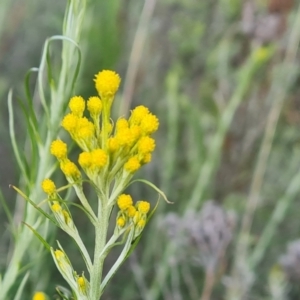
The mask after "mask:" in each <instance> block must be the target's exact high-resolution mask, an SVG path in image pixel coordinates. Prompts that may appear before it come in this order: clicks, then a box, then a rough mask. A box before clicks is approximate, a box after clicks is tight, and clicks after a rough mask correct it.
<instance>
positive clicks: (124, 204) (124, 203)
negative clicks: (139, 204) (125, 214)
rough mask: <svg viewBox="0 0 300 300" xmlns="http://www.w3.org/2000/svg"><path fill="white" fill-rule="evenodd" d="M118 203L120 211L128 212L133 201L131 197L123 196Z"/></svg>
mask: <svg viewBox="0 0 300 300" xmlns="http://www.w3.org/2000/svg"><path fill="white" fill-rule="evenodd" d="M117 203H118V206H119V208H120V210H126V209H127V208H128V207H130V206H131V205H132V203H133V201H132V198H131V196H130V195H125V194H122V195H120V196H119V197H118V201H117Z"/></svg>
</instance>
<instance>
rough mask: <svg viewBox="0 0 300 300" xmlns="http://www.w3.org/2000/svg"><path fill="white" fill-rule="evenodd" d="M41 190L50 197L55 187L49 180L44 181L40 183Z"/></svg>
mask: <svg viewBox="0 0 300 300" xmlns="http://www.w3.org/2000/svg"><path fill="white" fill-rule="evenodd" d="M42 189H43V191H44V192H45V193H46V194H47V195H51V194H54V193H55V191H56V186H55V184H54V182H53V181H52V180H51V179H45V180H43V182H42Z"/></svg>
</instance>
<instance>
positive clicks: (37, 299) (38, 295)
mask: <svg viewBox="0 0 300 300" xmlns="http://www.w3.org/2000/svg"><path fill="white" fill-rule="evenodd" d="M46 299H47V296H46V295H45V294H44V293H43V292H35V293H34V295H33V297H32V300H46Z"/></svg>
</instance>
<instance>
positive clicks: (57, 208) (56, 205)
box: [51, 203, 62, 212]
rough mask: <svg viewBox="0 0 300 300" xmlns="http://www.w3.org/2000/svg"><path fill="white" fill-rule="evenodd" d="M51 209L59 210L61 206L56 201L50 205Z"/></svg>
mask: <svg viewBox="0 0 300 300" xmlns="http://www.w3.org/2000/svg"><path fill="white" fill-rule="evenodd" d="M51 208H52V210H53V211H54V212H59V211H61V210H62V208H61V206H60V205H59V204H58V203H54V204H53V205H52V206H51Z"/></svg>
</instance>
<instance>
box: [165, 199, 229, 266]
mask: <svg viewBox="0 0 300 300" xmlns="http://www.w3.org/2000/svg"><path fill="white" fill-rule="evenodd" d="M234 223H235V222H234V219H233V217H232V216H231V215H230V214H229V213H228V212H226V211H224V210H223V208H222V207H221V206H220V205H218V204H217V203H215V202H214V201H207V202H206V203H205V204H204V205H203V208H202V210H201V211H200V212H194V211H189V212H187V213H186V214H185V215H184V216H183V217H182V218H180V217H179V216H178V215H177V214H175V213H170V214H167V216H165V218H164V220H163V221H161V222H160V228H162V229H163V230H164V231H165V232H166V234H167V235H168V236H169V237H170V238H171V239H172V242H174V243H176V246H177V249H178V251H177V252H178V253H179V252H181V254H183V253H184V259H185V260H187V259H188V258H192V259H193V260H194V262H195V261H196V262H198V263H199V264H201V265H203V266H204V267H205V268H212V269H214V268H215V267H216V265H217V263H218V262H219V260H220V259H221V258H222V257H223V255H224V254H225V251H226V248H227V246H228V244H229V243H230V241H231V239H232V235H233V228H234ZM180 250H182V251H180ZM177 258H178V259H182V255H177Z"/></svg>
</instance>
